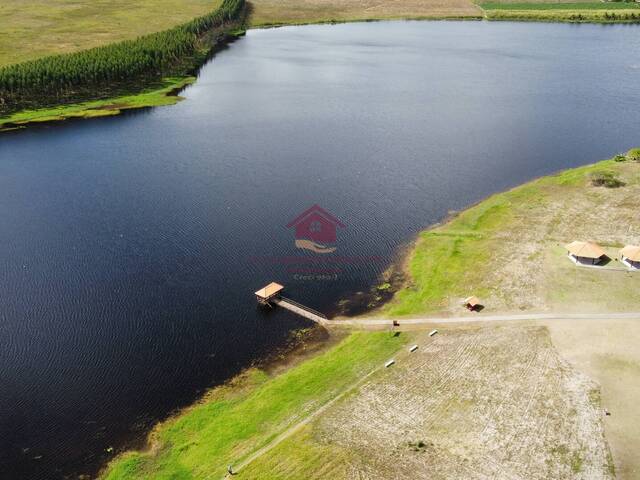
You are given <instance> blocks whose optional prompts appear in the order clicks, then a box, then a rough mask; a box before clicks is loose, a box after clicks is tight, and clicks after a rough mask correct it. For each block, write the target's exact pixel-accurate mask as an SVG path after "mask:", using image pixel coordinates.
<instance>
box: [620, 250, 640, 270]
mask: <svg viewBox="0 0 640 480" xmlns="http://www.w3.org/2000/svg"><path fill="white" fill-rule="evenodd" d="M620 260H621V261H622V263H623V264H624V265H626V266H627V267H629V268H630V269H632V270H640V246H638V245H627V246H626V247H624V248H623V249H622V250H620Z"/></svg>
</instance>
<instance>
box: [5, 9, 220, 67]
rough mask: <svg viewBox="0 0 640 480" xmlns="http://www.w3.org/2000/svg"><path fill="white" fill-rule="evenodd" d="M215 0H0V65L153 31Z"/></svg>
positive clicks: (182, 19)
mask: <svg viewBox="0 0 640 480" xmlns="http://www.w3.org/2000/svg"><path fill="white" fill-rule="evenodd" d="M219 4H220V0H137V1H135V2H134V1H132V0H3V1H2V2H0V19H2V20H1V22H0V66H2V65H8V64H10V63H18V62H23V61H25V60H32V59H35V58H38V57H42V56H44V55H52V54H58V53H67V52H73V51H77V50H82V49H87V48H91V47H96V46H99V45H105V44H107V43H112V42H116V41H119V40H125V39H131V38H136V37H138V36H140V35H145V34H148V33H153V32H158V31H161V30H164V29H167V28H170V27H173V26H175V25H178V24H180V23H183V22H186V21H188V20H191V19H192V18H194V17H197V16H200V15H204V14H206V13H208V12H210V11H212V10H215V9H216V8H217V7H218V6H219Z"/></svg>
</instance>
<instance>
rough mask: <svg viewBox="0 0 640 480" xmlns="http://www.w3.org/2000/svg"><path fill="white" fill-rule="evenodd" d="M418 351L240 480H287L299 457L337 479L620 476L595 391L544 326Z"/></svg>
mask: <svg viewBox="0 0 640 480" xmlns="http://www.w3.org/2000/svg"><path fill="white" fill-rule="evenodd" d="M418 344H419V345H420V348H419V349H418V350H417V351H416V352H415V353H412V354H408V353H404V354H402V355H401V356H398V358H397V362H396V364H395V365H394V366H393V367H391V368H389V369H383V370H382V371H379V372H378V373H377V374H375V375H374V376H373V377H371V378H370V379H367V381H366V382H365V383H364V384H363V385H362V386H361V387H359V388H358V389H357V390H356V391H355V392H352V393H351V394H349V395H347V396H346V398H342V399H340V400H339V401H338V402H336V404H335V405H331V407H330V408H329V409H327V410H326V411H323V413H322V415H320V416H319V417H318V418H317V419H315V420H314V421H313V422H312V423H311V425H310V426H306V427H305V431H304V432H303V433H298V434H297V435H296V436H294V437H292V438H291V439H289V440H288V443H286V445H284V446H283V447H282V448H281V449H280V450H278V449H277V448H276V449H274V450H272V451H269V452H268V453H266V454H265V455H264V457H263V458H260V459H256V461H255V462H254V464H253V465H252V466H251V467H250V468H249V470H248V471H245V472H244V474H243V475H241V477H243V478H251V474H252V473H254V472H257V471H259V472H261V475H263V476H264V478H289V477H286V475H284V469H286V471H288V472H295V471H298V469H299V468H301V467H300V466H299V465H297V464H296V460H295V459H296V458H298V454H297V452H300V451H304V452H309V451H313V452H314V455H318V453H317V452H322V451H325V452H327V453H328V452H334V456H331V455H327V456H326V458H325V461H324V462H323V465H324V467H325V468H326V469H328V470H330V471H332V472H333V475H334V477H333V478H345V479H346V478H348V479H369V480H377V479H380V480H382V479H385V480H388V479H399V478H411V479H430V480H433V479H451V478H459V479H462V478H464V479H497V478H499V479H551V478H553V479H560V478H562V479H610V478H613V469H612V464H611V462H612V461H611V457H610V454H609V449H608V446H607V443H606V441H605V438H604V424H603V413H602V407H601V405H600V398H599V394H598V388H597V385H596V384H595V383H594V382H593V381H592V380H590V379H589V378H588V377H587V376H586V375H584V374H582V373H580V372H578V371H577V370H576V369H575V368H573V367H572V365H571V364H570V363H568V362H567V361H565V360H564V359H563V358H562V357H561V356H560V355H558V353H557V351H556V350H555V349H554V348H553V346H552V344H551V340H550V336H549V333H548V330H547V329H546V328H545V327H540V326H513V327H512V326H509V327H488V328H487V327H484V328H477V327H473V328H469V327H468V326H467V327H459V328H451V329H450V330H447V331H445V332H443V333H442V334H439V335H438V336H436V337H429V336H428V335H426V334H423V335H422V336H421V337H420V338H419V340H418ZM279 456H280V457H281V458H280V459H279V458H278V457H279ZM283 458H286V461H282V459H283ZM345 458H348V459H349V462H348V464H345V462H344V459H345ZM305 461H308V458H306V457H305ZM334 464H335V465H334ZM338 465H339V466H340V468H338ZM280 469H282V470H283V471H280ZM289 475H291V473H289ZM336 475H337V476H336ZM316 477H317V475H316V476H314V478H316ZM290 478H298V477H297V476H295V475H293V477H290ZM299 478H302V477H299ZM317 478H321V477H317Z"/></svg>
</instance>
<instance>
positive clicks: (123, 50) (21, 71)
mask: <svg viewBox="0 0 640 480" xmlns="http://www.w3.org/2000/svg"><path fill="white" fill-rule="evenodd" d="M243 11H244V0H223V2H222V4H221V5H220V7H219V8H218V9H217V10H215V11H214V12H211V13H209V14H207V15H204V16H202V17H198V18H195V19H193V20H191V21H189V22H187V23H184V24H182V25H179V26H177V27H174V28H172V29H169V30H165V31H162V32H158V33H153V34H150V35H145V36H142V37H138V38H137V39H135V40H125V41H122V42H118V43H113V44H110V45H105V46H102V47H96V48H92V49H89V50H83V51H80V52H75V53H68V54H62V55H52V56H48V57H43V58H40V59H37V60H32V61H28V62H24V63H18V64H14V65H8V66H6V67H3V68H0V108H2V109H3V110H13V109H15V108H16V107H19V106H20V105H21V104H22V105H25V104H29V103H31V102H30V101H29V99H33V98H38V99H43V98H46V99H49V101H53V100H60V99H65V98H68V97H70V96H73V95H74V93H78V92H82V91H86V90H87V89H88V88H93V87H105V86H113V85H118V84H122V83H123V82H127V81H130V80H134V79H137V78H140V77H141V76H145V77H146V76H151V77H161V76H163V75H167V74H170V73H184V72H183V71H184V70H185V69H186V68H193V66H194V65H193V61H189V59H193V57H194V56H195V55H197V54H198V53H199V52H200V51H201V50H202V48H203V45H202V42H201V40H202V36H203V35H204V34H205V33H207V32H208V31H210V30H211V29H213V28H216V27H220V26H224V25H225V24H226V23H228V22H231V21H233V20H236V19H238V18H239V17H241V16H242V12H243ZM180 70H182V71H180ZM11 107H13V108H11Z"/></svg>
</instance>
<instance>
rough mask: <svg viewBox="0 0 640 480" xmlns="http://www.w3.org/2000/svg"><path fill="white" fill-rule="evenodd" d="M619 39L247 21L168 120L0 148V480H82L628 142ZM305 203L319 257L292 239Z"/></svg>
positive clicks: (619, 34)
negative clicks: (491, 200) (387, 284)
mask: <svg viewBox="0 0 640 480" xmlns="http://www.w3.org/2000/svg"><path fill="white" fill-rule="evenodd" d="M638 51H640V35H638V28H637V27H634V26H625V25H616V26H610V25H607V26H605V25H566V24H543V23H532V24H525V23H488V22H381V23H360V24H344V25H334V26H331V25H322V26H306V27H287V28H281V29H273V30H255V31H250V32H248V34H247V36H246V37H244V38H242V39H240V40H238V41H236V42H235V43H233V44H232V45H231V46H230V47H229V48H228V49H226V50H224V51H222V52H220V53H219V54H218V55H216V56H215V58H214V59H213V60H212V61H210V62H209V63H208V64H207V65H205V66H204V67H203V68H202V70H201V72H200V75H199V78H198V81H197V83H196V84H195V85H193V86H191V87H189V88H187V89H186V90H185V92H184V96H185V97H186V98H187V100H185V101H184V102H181V103H179V104H178V105H176V106H171V107H164V108H157V109H151V110H146V111H143V112H133V113H129V114H126V115H123V116H120V117H112V118H106V119H99V120H92V121H77V122H68V123H66V124H61V125H55V126H48V127H38V128H33V129H28V130H25V131H22V132H15V133H10V134H3V135H2V136H0V261H1V262H2V268H1V269H0V287H1V290H0V306H1V308H0V478H2V479H5V478H6V479H18V478H20V479H47V480H50V479H57V478H63V476H64V475H65V474H79V473H85V474H95V472H96V471H97V469H98V468H100V466H101V464H103V462H104V461H105V460H107V459H108V458H110V457H111V455H112V454H110V453H108V452H107V449H108V448H110V447H113V448H114V449H115V451H116V452H117V451H118V450H120V449H122V448H124V447H125V446H128V445H135V444H136V442H137V441H139V440H140V439H141V438H142V437H143V435H144V434H145V432H146V431H147V430H148V429H149V427H150V426H152V425H153V424H154V422H156V421H158V420H159V419H162V418H165V417H166V416H167V415H168V414H170V413H171V412H173V411H175V409H177V408H179V407H182V406H185V405H188V404H189V403H190V402H193V401H194V400H196V399H197V398H198V396H199V395H201V394H202V392H203V390H204V389H206V388H208V387H210V386H212V385H216V384H218V383H220V382H222V381H224V380H225V379H228V378H229V377H230V376H232V375H234V374H235V373H237V372H239V371H240V370H241V369H242V368H244V367H246V366H248V365H250V364H252V363H253V362H254V361H256V360H257V359H260V358H263V357H264V356H265V355H268V354H269V352H272V351H274V349H277V348H279V347H282V346H283V345H284V344H285V343H286V342H287V339H288V338H289V335H290V332H291V331H292V330H295V329H298V328H304V327H308V326H309V325H310V324H309V323H307V322H306V321H304V320H302V319H300V318H297V317H295V316H293V315H291V314H288V313H287V312H283V311H273V312H270V313H266V312H263V311H261V310H259V309H257V307H256V302H255V299H254V295H253V292H254V291H255V290H257V289H258V288H259V287H262V286H263V285H265V284H266V283H268V282H270V281H272V280H275V281H278V282H280V283H282V284H284V285H285V287H286V291H287V295H288V296H289V297H292V298H294V299H295V300H298V301H301V302H303V303H306V304H308V305H310V306H312V307H314V308H316V309H318V310H321V311H324V312H329V313H331V312H335V311H336V305H337V304H338V302H339V301H340V300H341V299H342V298H345V297H349V296H351V295H353V294H355V293H356V292H359V291H367V290H368V289H369V288H370V287H371V286H373V285H376V283H377V282H379V281H380V274H381V272H382V271H384V270H385V269H386V268H387V267H388V266H389V264H390V263H391V262H392V261H393V260H394V258H395V256H396V255H397V252H398V251H399V250H400V249H401V248H402V247H403V246H405V245H407V244H408V243H409V242H411V240H412V239H413V238H414V237H415V235H416V233H417V232H418V231H420V230H421V229H423V228H425V227H427V226H428V225H430V224H432V223H433V222H437V221H439V220H440V219H442V218H443V217H445V216H446V215H447V213H448V212H449V211H451V210H457V209H461V208H464V207H465V206H467V205H469V204H471V203H473V202H476V201H478V200H480V199H482V198H483V197H485V196H487V195H489V194H491V193H493V192H497V191H500V190H503V189H506V188H509V187H511V186H515V185H517V184H520V183H522V182H524V181H526V180H529V179H532V178H534V177H537V176H540V175H545V174H549V173H551V172H554V171H557V170H560V169H564V168H568V167H574V166H577V165H582V164H586V163H591V162H594V161H597V160H600V159H603V158H608V157H610V156H612V155H613V154H615V153H617V152H621V151H625V150H627V149H628V148H630V147H633V146H637V145H638V144H640V136H639V135H638V125H640V82H638V81H637V80H638V75H639V74H640V57H639V56H638V55H637V52H638ZM314 204H317V205H320V206H321V207H322V208H324V209H325V210H327V211H328V212H330V213H331V214H332V215H334V216H335V217H336V218H337V219H339V220H340V221H341V222H342V224H344V228H338V231H337V239H336V241H335V245H334V246H335V248H336V251H335V252H333V253H330V254H316V253H313V252H310V251H307V250H301V249H298V248H296V246H295V238H294V232H293V230H292V228H288V227H287V225H288V224H289V222H290V221H292V220H293V219H295V218H296V216H297V215H298V214H299V213H301V212H303V211H304V210H306V209H307V208H309V207H311V206H312V205H314Z"/></svg>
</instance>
